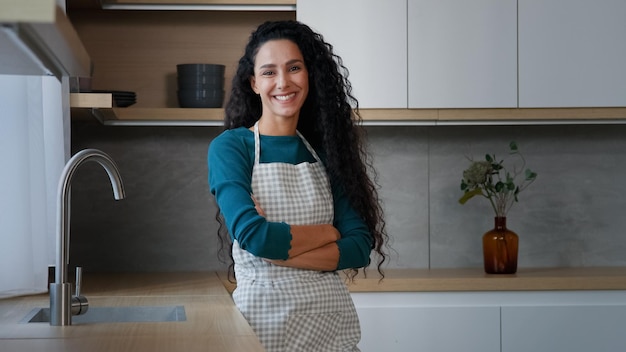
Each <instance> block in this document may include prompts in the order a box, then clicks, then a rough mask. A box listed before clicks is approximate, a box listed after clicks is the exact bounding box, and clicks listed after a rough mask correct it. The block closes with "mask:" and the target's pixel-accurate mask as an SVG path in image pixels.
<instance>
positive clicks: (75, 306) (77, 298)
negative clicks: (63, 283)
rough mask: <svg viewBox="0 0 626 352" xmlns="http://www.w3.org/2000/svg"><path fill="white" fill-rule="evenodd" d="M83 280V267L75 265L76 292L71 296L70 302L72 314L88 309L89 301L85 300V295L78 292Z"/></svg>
mask: <svg viewBox="0 0 626 352" xmlns="http://www.w3.org/2000/svg"><path fill="white" fill-rule="evenodd" d="M82 282H83V268H82V267H80V266H77V267H76V292H75V293H76V294H75V295H74V297H72V303H71V312H72V315H82V314H85V313H87V310H89V301H87V297H85V296H81V294H80V286H81V285H82Z"/></svg>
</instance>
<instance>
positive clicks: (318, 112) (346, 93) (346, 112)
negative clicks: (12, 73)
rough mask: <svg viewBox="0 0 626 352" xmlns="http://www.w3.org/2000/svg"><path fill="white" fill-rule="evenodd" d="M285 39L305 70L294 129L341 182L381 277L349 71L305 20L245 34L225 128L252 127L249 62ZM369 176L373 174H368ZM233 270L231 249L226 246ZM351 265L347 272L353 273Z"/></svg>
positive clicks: (374, 205) (256, 107)
mask: <svg viewBox="0 0 626 352" xmlns="http://www.w3.org/2000/svg"><path fill="white" fill-rule="evenodd" d="M278 39H287V40H290V41H292V42H294V43H295V44H296V45H297V46H298V48H299V49H300V51H301V53H302V56H303V58H304V64H305V66H306V68H307V70H308V75H309V93H308V96H307V98H306V100H305V102H304V104H303V106H302V109H301V110H300V116H299V118H298V127H297V128H298V131H299V132H300V133H301V134H302V135H303V136H304V137H305V138H306V139H307V141H309V143H310V144H311V145H312V146H313V148H315V149H316V150H321V151H322V152H323V153H324V154H325V155H326V165H325V166H326V172H327V173H328V175H329V179H330V180H331V182H332V183H333V185H334V186H335V187H341V188H342V189H343V190H344V191H345V192H346V194H347V195H348V198H349V199H350V202H351V204H352V206H353V207H354V208H355V209H356V211H357V212H358V213H359V214H360V215H361V217H362V218H363V219H364V220H365V223H366V224H367V226H368V228H369V230H370V232H371V234H372V238H373V241H372V249H373V250H374V251H375V252H376V253H377V254H378V263H377V269H378V272H379V273H380V274H381V277H384V274H383V272H382V264H383V263H384V262H385V261H386V259H387V254H386V253H385V248H386V247H387V243H388V240H389V237H388V235H387V233H386V230H385V220H384V217H383V210H382V206H381V204H380V201H379V197H378V192H377V183H376V173H375V170H374V169H373V167H372V165H371V161H370V157H369V156H368V154H367V152H366V149H365V142H364V138H365V135H364V134H365V131H364V129H362V128H361V127H360V126H359V125H360V122H361V116H360V115H359V112H358V101H357V100H356V99H355V98H354V97H353V96H352V93H351V92H352V86H351V85H350V82H349V80H348V79H347V77H348V70H347V68H346V67H345V66H344V65H343V62H342V59H341V58H340V57H339V56H337V55H336V54H334V53H333V47H332V45H330V44H329V43H326V42H325V41H324V38H323V37H322V35H320V34H318V33H315V32H314V31H313V30H311V28H310V27H308V26H307V25H305V24H303V23H301V22H298V21H269V22H265V23H263V24H262V25H260V26H259V27H258V28H257V29H256V30H255V31H254V32H253V33H252V34H251V36H250V38H249V41H248V44H247V45H246V48H245V53H244V55H243V56H242V57H241V59H240V60H239V65H238V68H237V72H236V74H235V77H234V78H233V81H232V91H231V95H230V99H229V100H228V102H227V104H226V108H225V118H224V129H234V128H238V127H247V128H249V127H251V126H253V125H254V123H255V122H256V121H257V120H258V119H259V118H260V117H261V113H262V105H261V99H260V97H259V96H258V95H257V94H256V93H255V92H254V91H253V90H252V87H251V85H250V77H252V76H254V61H255V58H256V54H257V52H258V50H259V48H260V47H261V46H262V45H263V44H264V43H266V42H268V41H271V40H278ZM370 175H372V178H370ZM216 218H217V219H218V221H219V223H220V236H219V237H220V242H221V250H220V254H221V258H222V259H223V258H224V254H225V253H224V252H225V250H226V249H225V248H224V247H225V244H226V243H230V246H229V247H232V243H231V241H230V237H229V235H228V233H227V231H224V229H225V226H224V223H223V219H222V217H221V216H220V214H219V209H218V214H217V216H216ZM228 255H229V257H230V262H231V267H230V270H229V271H231V272H232V253H231V251H230V248H229V251H228ZM357 272H358V271H357V270H355V269H352V270H350V272H349V277H350V278H351V279H352V278H354V276H355V275H356V274H357Z"/></svg>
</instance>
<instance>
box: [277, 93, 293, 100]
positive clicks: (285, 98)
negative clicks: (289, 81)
mask: <svg viewBox="0 0 626 352" xmlns="http://www.w3.org/2000/svg"><path fill="white" fill-rule="evenodd" d="M294 96H296V93H291V94H287V95H275V96H274V97H275V98H276V99H278V100H281V101H287V100H289V99H291V98H293V97H294Z"/></svg>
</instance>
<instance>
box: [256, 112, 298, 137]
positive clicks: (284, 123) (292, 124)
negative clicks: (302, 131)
mask: <svg viewBox="0 0 626 352" xmlns="http://www.w3.org/2000/svg"><path fill="white" fill-rule="evenodd" d="M297 127H298V119H280V120H277V119H269V118H263V116H261V118H260V119H259V134H262V135H266V136H295V135H296V128H297Z"/></svg>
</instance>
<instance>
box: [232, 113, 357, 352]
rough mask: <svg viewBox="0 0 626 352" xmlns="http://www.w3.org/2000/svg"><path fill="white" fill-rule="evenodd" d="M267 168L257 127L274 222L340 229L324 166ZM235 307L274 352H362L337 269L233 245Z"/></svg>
mask: <svg viewBox="0 0 626 352" xmlns="http://www.w3.org/2000/svg"><path fill="white" fill-rule="evenodd" d="M298 135H299V136H300V138H302V141H303V142H304V144H305V145H306V147H307V149H308V150H309V151H310V152H311V154H313V156H314V157H315V159H316V160H317V162H315V163H307V162H303V163H300V164H298V165H292V164H287V163H263V164H261V163H260V161H259V160H260V155H261V148H260V145H261V143H260V138H259V131H258V122H257V124H256V125H255V126H254V144H255V152H254V168H253V171H252V191H253V193H254V197H255V198H256V199H257V202H259V204H260V206H261V208H263V210H264V211H265V214H266V218H267V220H268V221H283V222H286V223H289V224H293V225H304V224H332V222H333V213H334V209H333V198H332V193H331V190H330V183H329V180H328V177H327V175H326V172H325V170H324V167H323V164H322V162H321V161H320V159H319V157H318V155H317V154H316V153H315V151H314V150H313V148H311V146H310V145H309V143H308V142H307V141H306V140H305V139H304V137H302V135H301V134H300V133H298ZM233 258H234V260H235V272H236V276H237V288H236V289H235V291H234V292H233V299H234V301H235V304H236V305H237V307H238V308H239V310H240V311H241V312H242V314H243V315H244V316H245V318H246V320H247V321H248V322H249V323H250V325H251V326H252V328H253V329H254V331H255V333H256V334H257V336H258V337H259V339H260V340H261V343H262V344H263V346H264V347H265V349H266V350H267V351H268V352H278V351H281V352H283V351H284V352H307V351H320V352H332V351H350V352H354V351H359V349H358V348H357V346H356V345H357V343H358V342H359V340H360V338H361V329H360V325H359V320H358V316H357V314H356V310H355V309H354V304H353V303H352V299H351V297H350V294H349V292H348V290H347V288H346V285H345V284H344V282H343V280H342V279H341V278H340V277H339V275H338V274H337V273H336V272H321V271H315V270H304V269H296V268H287V267H280V266H276V265H273V264H271V263H268V262H267V261H265V260H263V259H261V258H259V257H255V256H254V255H252V254H250V253H249V252H247V251H245V250H243V249H241V248H240V247H239V245H238V243H237V241H235V242H234V243H233Z"/></svg>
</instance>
